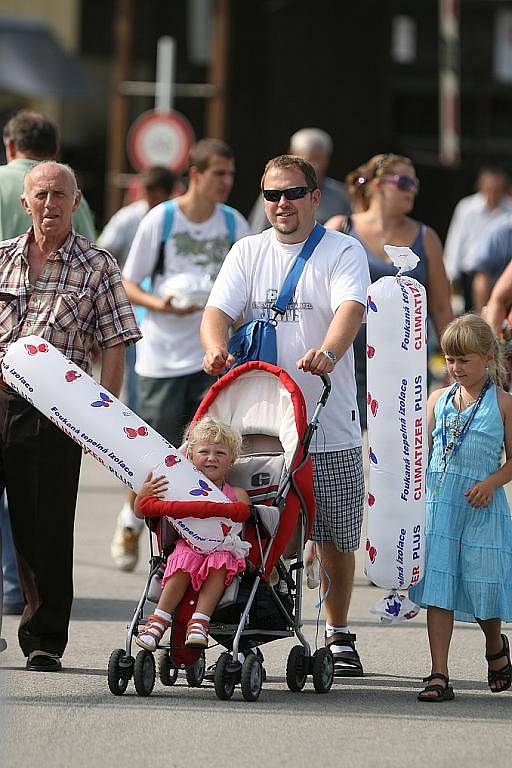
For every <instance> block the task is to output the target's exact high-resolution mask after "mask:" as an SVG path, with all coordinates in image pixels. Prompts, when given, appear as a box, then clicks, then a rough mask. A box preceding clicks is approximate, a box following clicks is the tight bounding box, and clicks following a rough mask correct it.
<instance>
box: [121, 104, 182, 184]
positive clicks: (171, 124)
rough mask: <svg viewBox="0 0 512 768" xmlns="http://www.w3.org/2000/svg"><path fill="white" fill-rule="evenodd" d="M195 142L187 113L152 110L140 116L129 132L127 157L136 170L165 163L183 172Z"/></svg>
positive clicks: (167, 166)
mask: <svg viewBox="0 0 512 768" xmlns="http://www.w3.org/2000/svg"><path fill="white" fill-rule="evenodd" d="M194 141H195V137H194V131H193V130H192V126H191V125H190V123H189V122H188V120H187V118H186V117H184V115H182V114H180V113H179V112H156V111H154V110H150V111H149V112H144V113H143V114H142V115H140V117H138V118H137V120H135V122H134V123H133V125H132V127H131V128H130V130H129V132H128V138H127V151H128V157H129V158H130V162H131V164H132V165H133V167H134V168H135V169H136V170H137V171H144V170H145V169H146V168H149V167H150V166H152V165H163V166H165V167H166V168H170V169H171V170H173V171H175V172H176V173H181V171H183V169H184V168H185V166H186V164H187V158H188V154H189V152H190V148H191V146H192V144H193V143H194Z"/></svg>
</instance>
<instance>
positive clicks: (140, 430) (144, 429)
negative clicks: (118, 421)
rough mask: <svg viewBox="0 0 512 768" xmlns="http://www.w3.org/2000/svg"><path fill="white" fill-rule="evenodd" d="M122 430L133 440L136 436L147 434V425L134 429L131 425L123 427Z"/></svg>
mask: <svg viewBox="0 0 512 768" xmlns="http://www.w3.org/2000/svg"><path fill="white" fill-rule="evenodd" d="M123 430H124V433H125V435H126V437H127V438H128V439H129V440H135V438H136V437H138V436H140V437H146V435H147V434H148V430H147V427H138V428H137V429H134V428H133V427H123Z"/></svg>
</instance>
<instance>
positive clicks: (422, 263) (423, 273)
mask: <svg viewBox="0 0 512 768" xmlns="http://www.w3.org/2000/svg"><path fill="white" fill-rule="evenodd" d="M417 223H418V225H419V227H418V233H417V235H416V237H415V238H414V240H413V242H412V243H411V245H410V246H409V247H410V248H411V249H412V250H413V251H414V253H415V254H416V256H418V258H419V262H418V263H417V265H416V266H415V268H414V269H413V270H411V271H410V272H407V273H406V274H407V277H413V278H414V279H415V280H417V281H418V282H419V283H421V285H423V286H425V288H426V287H427V254H426V253H425V246H424V242H423V241H424V238H425V230H426V226H425V224H422V223H421V222H417ZM347 235H351V236H352V237H355V238H357V240H359V242H360V243H361V245H362V246H363V248H364V249H365V251H366V255H367V257H368V268H369V270H370V280H371V282H372V283H375V282H376V281H377V280H380V278H381V277H394V276H395V275H396V273H397V269H396V267H395V266H394V265H393V264H392V263H391V262H390V261H389V262H388V261H383V260H382V259H379V257H378V256H376V255H375V254H374V253H373V251H370V249H369V248H368V247H367V245H366V244H365V242H364V241H363V240H361V238H360V237H359V235H358V234H357V232H356V230H355V229H354V227H353V225H352V223H350V227H349V229H348V231H347ZM354 358H355V374H356V384H357V405H358V407H359V417H360V421H361V429H366V323H364V324H363V325H361V327H360V329H359V331H358V333H357V336H356V338H355V340H354Z"/></svg>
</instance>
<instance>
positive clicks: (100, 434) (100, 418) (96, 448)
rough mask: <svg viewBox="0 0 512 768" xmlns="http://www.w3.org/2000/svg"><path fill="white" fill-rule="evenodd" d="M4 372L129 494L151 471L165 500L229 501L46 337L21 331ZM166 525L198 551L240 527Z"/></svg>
mask: <svg viewBox="0 0 512 768" xmlns="http://www.w3.org/2000/svg"><path fill="white" fill-rule="evenodd" d="M2 376H3V378H4V381H5V382H6V383H7V384H8V385H9V386H10V387H12V389H14V390H15V391H16V392H17V393H18V394H20V395H22V396H23V397H24V398H25V399H26V400H28V402H29V403H31V404H32V405H33V406H35V407H36V408H37V409H38V410H39V411H41V413H43V414H44V415H45V416H47V417H48V418H49V419H50V421H52V422H53V423H54V424H56V425H57V426H58V427H59V428H60V429H62V431H63V432H65V433H66V434H67V435H69V437H71V438H72V439H73V440H74V441H75V442H77V443H78V444H79V445H80V446H82V448H84V449H85V450H86V451H87V452H89V453H91V454H92V456H94V458H95V459H97V461H99V462H100V464H103V466H104V467H105V468H106V469H107V470H108V471H109V472H111V473H112V474H113V475H114V476H115V477H117V478H118V480H120V481H121V482H122V483H124V485H126V486H127V487H128V488H130V489H131V490H132V491H135V492H137V491H138V489H139V488H140V486H141V485H142V483H143V482H144V480H145V478H146V476H147V474H148V472H150V471H151V472H153V475H165V476H166V477H167V478H168V480H169V488H168V490H167V492H166V495H165V499H166V500H168V501H198V500H201V499H205V500H206V499H207V500H208V501H215V502H221V503H229V499H228V498H227V497H226V496H225V495H224V494H223V493H222V492H221V491H220V490H219V489H218V488H217V486H216V485H214V483H212V482H210V481H209V480H208V479H207V478H206V477H205V476H204V475H203V474H202V473H201V472H199V471H198V470H197V469H196V468H195V467H194V466H193V464H192V463H191V462H190V461H188V460H187V459H186V458H185V457H184V456H183V454H182V453H180V452H179V451H178V450H177V449H176V448H175V447H174V446H173V445H171V443H169V442H167V440H165V439H164V438H163V437H162V436H161V435H159V434H158V432H156V431H155V430H154V429H153V428H152V427H150V426H149V425H148V424H146V423H145V422H144V421H142V419H140V418H139V417H138V416H137V415H136V414H135V413H133V411H130V409H129V408H128V407H127V406H126V405H125V404H124V403H122V402H121V401H120V400H118V399H117V398H116V397H114V395H112V394H111V393H110V392H108V391H107V390H106V389H105V388H104V387H102V386H100V385H99V384H98V383H97V382H96V381H94V379H92V378H91V377H90V376H89V375H88V374H87V373H85V371H83V370H82V369H81V368H79V367H78V366H77V365H75V364H74V363H73V362H72V361H71V360H68V359H67V358H66V357H64V355H62V354H61V353H60V352H59V351H58V350H57V349H55V347H54V346H52V344H50V343H49V342H48V341H46V340H45V339H42V338H40V337H38V336H24V337H22V338H21V339H18V341H16V342H15V343H14V344H11V346H10V347H9V349H8V351H7V353H6V355H5V357H4V359H3V362H2ZM170 519H171V518H170ZM171 522H172V523H173V525H175V527H176V528H177V529H178V531H179V532H180V534H181V535H183V536H184V538H186V539H187V540H189V542H190V543H192V544H193V545H194V546H195V547H196V548H197V549H200V550H201V551H211V550H213V549H216V548H219V546H220V544H221V543H222V541H223V540H224V533H223V530H222V524H223V523H224V524H225V525H228V527H229V529H230V533H231V535H236V534H238V533H240V531H241V525H240V524H239V523H233V522H232V521H231V520H229V519H228V518H221V517H218V518H209V519H206V520H198V519H196V518H184V519H183V520H172V519H171Z"/></svg>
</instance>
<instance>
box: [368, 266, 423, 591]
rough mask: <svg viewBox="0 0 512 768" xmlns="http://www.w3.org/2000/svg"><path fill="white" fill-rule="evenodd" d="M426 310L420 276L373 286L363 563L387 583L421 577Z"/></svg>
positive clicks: (397, 585)
mask: <svg viewBox="0 0 512 768" xmlns="http://www.w3.org/2000/svg"><path fill="white" fill-rule="evenodd" d="M415 258H417V257H415ZM426 318H427V301H426V294H425V289H424V288H423V286H422V285H420V283H418V282H417V281H416V280H413V279H412V278H409V277H406V276H397V277H383V278H381V279H380V280H378V281H377V282H375V283H373V284H372V285H371V286H370V288H369V289H368V311H367V373H368V376H367V381H368V397H367V407H368V446H369V493H368V528H367V540H366V568H365V570H366V574H367V576H368V577H369V578H370V579H371V581H372V582H374V583H375V584H377V585H378V586H380V587H384V588H386V589H394V590H395V589H408V588H409V587H410V586H412V585H413V584H415V583H416V582H418V581H419V580H420V579H421V578H422V577H423V563H424V527H425V476H426V464H427V457H428V439H427V434H428V433H427V418H426V402H427V396H428V392H427V340H426Z"/></svg>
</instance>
